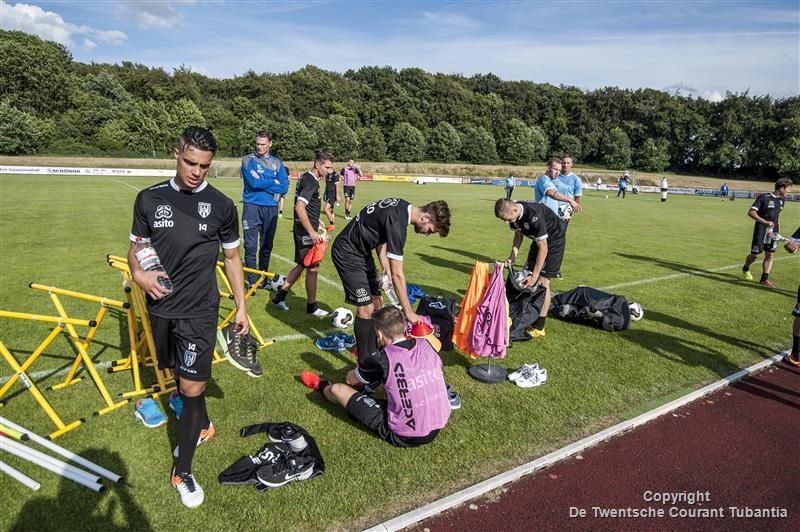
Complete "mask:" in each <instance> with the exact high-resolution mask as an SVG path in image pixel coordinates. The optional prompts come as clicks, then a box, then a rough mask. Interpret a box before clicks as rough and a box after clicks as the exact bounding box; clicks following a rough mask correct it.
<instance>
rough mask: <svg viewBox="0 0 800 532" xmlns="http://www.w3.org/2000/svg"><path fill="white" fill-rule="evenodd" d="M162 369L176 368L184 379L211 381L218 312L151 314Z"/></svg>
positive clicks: (151, 323) (157, 356)
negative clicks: (172, 315)
mask: <svg viewBox="0 0 800 532" xmlns="http://www.w3.org/2000/svg"><path fill="white" fill-rule="evenodd" d="M150 326H151V327H152V329H153V340H154V341H155V344H156V358H157V359H158V369H171V368H176V369H177V370H178V375H179V376H180V378H182V379H186V380H190V381H201V382H204V381H207V380H208V379H209V378H210V377H211V362H212V359H213V358H214V345H215V344H216V341H217V315H216V314H211V315H208V316H201V317H198V318H160V317H158V316H153V315H152V314H151V315H150Z"/></svg>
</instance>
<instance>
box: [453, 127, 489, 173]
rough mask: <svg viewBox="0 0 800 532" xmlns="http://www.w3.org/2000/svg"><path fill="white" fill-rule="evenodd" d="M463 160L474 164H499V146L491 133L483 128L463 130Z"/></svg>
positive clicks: (464, 128)
mask: <svg viewBox="0 0 800 532" xmlns="http://www.w3.org/2000/svg"><path fill="white" fill-rule="evenodd" d="M460 136H461V159H462V160H464V161H467V162H470V163H473V164H492V163H496V162H497V159H498V158H497V146H496V145H495V141H494V137H493V136H492V134H491V133H489V132H488V131H486V130H485V129H484V128H482V127H476V126H465V127H463V128H461V132H460Z"/></svg>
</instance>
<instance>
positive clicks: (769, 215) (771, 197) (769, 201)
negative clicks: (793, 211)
mask: <svg viewBox="0 0 800 532" xmlns="http://www.w3.org/2000/svg"><path fill="white" fill-rule="evenodd" d="M783 201H784V200H783V198H782V197H781V196H776V195H775V194H773V193H771V192H770V193H769V194H762V195H760V196H759V197H757V198H756V200H755V201H754V202H753V205H752V206H751V207H750V208H751V209H755V210H756V214H758V215H759V216H760V217H762V218H764V219H765V220H766V221H768V222H773V223H774V224H775V226H776V227H777V225H778V217H779V216H780V215H781V211H782V210H783Z"/></svg>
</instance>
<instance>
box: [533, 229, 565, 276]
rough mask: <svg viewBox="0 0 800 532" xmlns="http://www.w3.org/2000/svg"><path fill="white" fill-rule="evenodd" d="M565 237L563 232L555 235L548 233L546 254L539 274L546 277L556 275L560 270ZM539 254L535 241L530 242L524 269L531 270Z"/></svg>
mask: <svg viewBox="0 0 800 532" xmlns="http://www.w3.org/2000/svg"><path fill="white" fill-rule="evenodd" d="M565 242H566V240H565V238H564V235H563V234H559V235H557V236H553V235H550V236H548V238H547V256H546V257H545V258H544V265H543V266H542V271H541V273H540V275H542V276H543V277H547V278H548V279H550V278H552V277H555V276H556V275H558V272H560V271H561V262H562V261H563V260H564V247H565ZM538 254H539V246H537V245H536V241H535V240H534V241H533V242H531V249H530V251H528V259H527V260H526V261H525V269H526V270H530V271H533V265H534V264H536V256H537V255H538Z"/></svg>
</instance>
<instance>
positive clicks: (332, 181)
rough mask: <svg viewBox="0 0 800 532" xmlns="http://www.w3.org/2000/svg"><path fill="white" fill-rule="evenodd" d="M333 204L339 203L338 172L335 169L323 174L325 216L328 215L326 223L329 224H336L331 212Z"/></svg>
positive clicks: (334, 216)
mask: <svg viewBox="0 0 800 532" xmlns="http://www.w3.org/2000/svg"><path fill="white" fill-rule="evenodd" d="M334 204H335V205H338V204H339V174H337V173H336V171H333V172H331V173H329V174H328V175H326V176H325V216H327V217H328V223H330V224H331V225H335V224H336V214H335V213H334V212H333V206H334ZM331 230H333V228H331Z"/></svg>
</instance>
